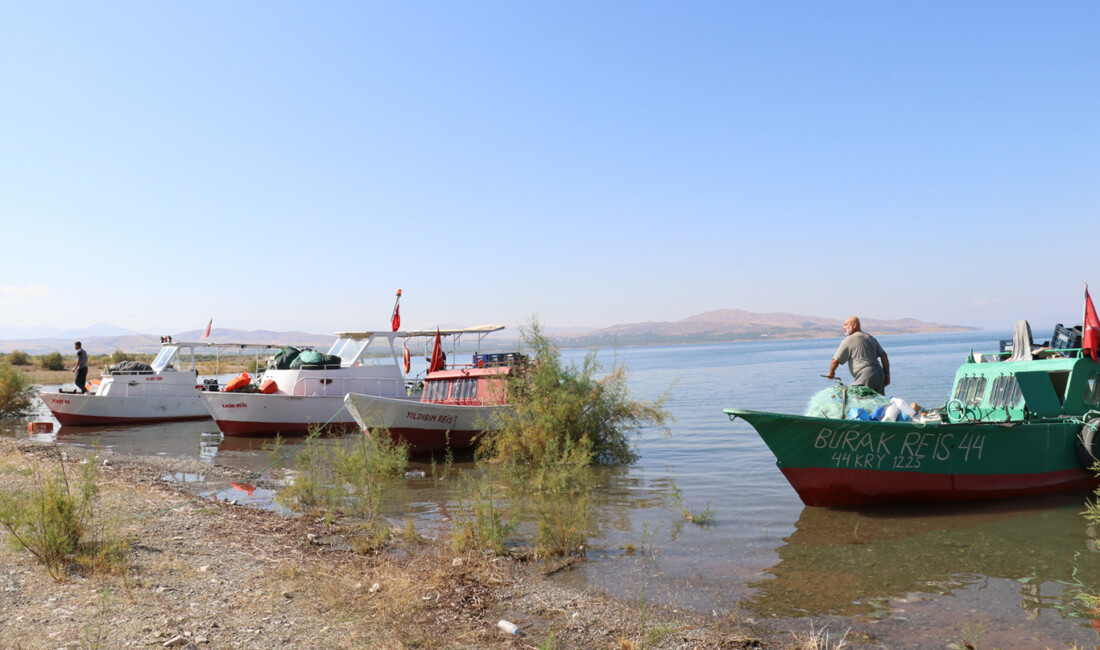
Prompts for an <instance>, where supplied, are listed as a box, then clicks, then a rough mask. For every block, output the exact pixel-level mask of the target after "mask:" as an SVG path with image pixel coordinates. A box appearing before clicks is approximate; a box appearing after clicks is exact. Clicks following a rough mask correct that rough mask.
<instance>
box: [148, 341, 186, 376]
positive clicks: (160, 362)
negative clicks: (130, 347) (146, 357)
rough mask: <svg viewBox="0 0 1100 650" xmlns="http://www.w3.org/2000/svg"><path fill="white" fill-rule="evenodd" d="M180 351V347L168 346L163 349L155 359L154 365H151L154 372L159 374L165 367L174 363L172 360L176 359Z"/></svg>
mask: <svg viewBox="0 0 1100 650" xmlns="http://www.w3.org/2000/svg"><path fill="white" fill-rule="evenodd" d="M179 350H180V347H179V346H178V345H166V346H164V347H163V348H161V349H160V352H159V353H158V354H157V358H156V359H153V363H152V364H150V365H152V366H153V372H157V373H159V372H161V371H163V370H164V369H165V367H167V366H168V364H169V363H171V362H172V359H174V358H175V356H176V354H177V353H178V352H179Z"/></svg>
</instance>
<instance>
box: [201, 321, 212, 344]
mask: <svg viewBox="0 0 1100 650" xmlns="http://www.w3.org/2000/svg"><path fill="white" fill-rule="evenodd" d="M213 324H214V319H213V318H211V319H210V322H209V323H207V324H206V331H205V332H203V333H202V338H203V339H205V338H206V337H208V336H210V326H211V325H213ZM199 340H200V341H201V340H202V339H199Z"/></svg>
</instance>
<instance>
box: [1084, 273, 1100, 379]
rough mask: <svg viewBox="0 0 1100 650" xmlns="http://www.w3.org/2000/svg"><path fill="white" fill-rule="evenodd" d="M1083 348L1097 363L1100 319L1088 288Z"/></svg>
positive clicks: (1086, 291) (1086, 290)
mask: <svg viewBox="0 0 1100 650" xmlns="http://www.w3.org/2000/svg"><path fill="white" fill-rule="evenodd" d="M1082 329H1084V332H1083V337H1082V340H1081V347H1082V348H1084V349H1086V350H1088V353H1089V356H1091V357H1092V360H1093V361H1097V354H1096V352H1097V351H1096V348H1097V344H1098V343H1100V318H1097V317H1096V307H1093V306H1092V298H1090V297H1089V290H1088V288H1086V289H1085V326H1084V328H1082Z"/></svg>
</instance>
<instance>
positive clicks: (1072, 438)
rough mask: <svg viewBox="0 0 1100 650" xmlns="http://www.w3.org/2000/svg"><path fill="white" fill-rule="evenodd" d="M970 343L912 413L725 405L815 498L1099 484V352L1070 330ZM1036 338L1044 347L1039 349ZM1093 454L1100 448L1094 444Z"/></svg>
mask: <svg viewBox="0 0 1100 650" xmlns="http://www.w3.org/2000/svg"><path fill="white" fill-rule="evenodd" d="M1021 324H1022V325H1023V326H1024V328H1026V336H1023V337H1022V336H1021V334H1020V331H1021V327H1020V326H1019V324H1018V326H1017V335H1016V337H1015V338H1014V340H1013V342H1012V349H1013V350H1015V351H1019V353H1018V354H1014V353H1012V352H1010V351H1009V350H1008V349H1007V347H1006V346H1005V344H1004V342H1003V343H1002V346H1001V347H1002V350H1001V351H1000V352H998V353H995V354H987V355H980V356H977V357H975V356H974V355H973V354H972V355H971V356H970V358H968V359H967V360H966V362H965V363H963V364H962V366H961V367H959V369H958V371H957V373H956V374H955V383H954V386H953V388H952V391H951V393H950V396H949V397H948V399H947V400H945V404H944V406H942V407H940V408H938V409H935V410H934V412H932V413H931V414H929V417H922V418H919V419H914V420H913V421H909V422H884V421H873V420H849V419H841V418H839V417H838V418H831V417H813V416H799V415H785V414H781V413H766V412H761V411H748V410H742V409H726V410H725V413H726V414H727V415H729V417H730V419H731V420H733V419H736V418H741V419H743V420H745V421H746V422H748V423H749V424H750V425H752V426H753V428H755V429H756V432H757V433H758V434H759V435H760V437H761V438H763V440H764V442H765V443H766V444H767V445H768V447H769V448H770V449H771V451H772V453H774V454H775V458H776V464H777V465H778V466H779V469H780V470H781V471H782V472H783V475H784V476H786V478H787V480H788V481H789V482H790V484H791V486H792V487H793V488H794V489H795V491H796V492H797V493H798V496H799V497H800V498H801V499H802V501H803V503H805V504H806V505H810V506H828V507H835V506H860V505H866V504H875V503H896V502H946V501H971V500H982V499H995V498H1005V497H1017V496H1023V495H1032V494H1048V493H1054V492H1063V491H1069V490H1079V489H1087V488H1092V487H1095V486H1096V485H1097V484H1098V481H1097V478H1096V474H1095V472H1093V471H1090V469H1091V468H1092V466H1093V464H1094V463H1095V462H1096V455H1095V454H1094V451H1093V441H1094V438H1095V437H1096V434H1097V430H1098V429H1100V363H1097V361H1096V360H1094V359H1093V358H1092V356H1091V355H1090V354H1088V353H1086V352H1085V351H1084V350H1083V349H1082V348H1081V347H1074V346H1079V345H1080V335H1079V334H1077V333H1076V332H1075V329H1076V328H1075V329H1074V330H1070V329H1063V328H1062V327H1061V326H1060V325H1059V326H1057V327H1056V328H1055V336H1054V338H1052V340H1051V342H1050V343H1049V345H1048V344H1041V345H1035V344H1033V343H1031V337H1030V328H1027V324H1026V322H1024V321H1021ZM1036 348H1037V349H1036ZM843 410H844V409H841V411H840V412H841V413H843ZM1095 453H1100V451H1097V452H1095Z"/></svg>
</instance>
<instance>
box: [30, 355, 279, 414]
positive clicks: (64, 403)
mask: <svg viewBox="0 0 1100 650" xmlns="http://www.w3.org/2000/svg"><path fill="white" fill-rule="evenodd" d="M269 347H273V346H266V345H257V344H255V343H251V344H249V343H212V342H205V341H202V342H198V343H193V342H190V343H189V342H168V343H164V344H163V345H162V346H161V349H160V352H159V353H158V354H157V356H156V358H155V359H153V362H152V363H151V364H145V363H139V362H123V363H121V364H116V365H114V366H111V367H108V368H107V369H106V370H105V371H104V373H103V376H102V377H101V378H100V379H99V381H98V383H97V382H95V381H93V382H90V384H91V390H89V391H88V392H87V393H79V392H71V393H70V392H63V391H62V390H61V389H60V388H59V389H55V390H45V389H41V390H39V393H38V396H39V397H40V398H41V399H42V401H43V402H45V404H46V408H48V409H50V412H51V413H53V416H54V417H55V418H57V421H58V422H60V423H61V425H62V426H95V425H105V424H128V423H137V422H171V421H176V420H204V419H206V418H208V417H210V414H209V413H208V412H207V410H206V408H205V407H203V405H202V400H200V399H199V395H200V394H201V392H202V390H203V388H204V386H205V387H207V388H208V389H211V390H217V378H216V376H215V377H210V378H207V379H205V380H200V378H199V372H198V370H197V369H196V367H195V355H196V353H203V352H208V351H210V352H213V353H214V354H215V358H216V359H217V358H218V355H219V353H220V351H222V350H225V349H234V350H238V351H243V350H245V349H255V350H263V349H267V348H269ZM215 373H217V370H215Z"/></svg>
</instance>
